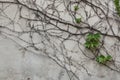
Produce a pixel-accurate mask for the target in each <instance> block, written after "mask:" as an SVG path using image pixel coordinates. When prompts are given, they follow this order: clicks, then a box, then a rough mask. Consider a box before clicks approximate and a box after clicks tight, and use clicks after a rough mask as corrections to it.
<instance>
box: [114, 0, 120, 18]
mask: <svg viewBox="0 0 120 80" xmlns="http://www.w3.org/2000/svg"><path fill="white" fill-rule="evenodd" d="M114 5H115V10H116V11H117V14H118V15H119V16H120V1H119V0H114Z"/></svg>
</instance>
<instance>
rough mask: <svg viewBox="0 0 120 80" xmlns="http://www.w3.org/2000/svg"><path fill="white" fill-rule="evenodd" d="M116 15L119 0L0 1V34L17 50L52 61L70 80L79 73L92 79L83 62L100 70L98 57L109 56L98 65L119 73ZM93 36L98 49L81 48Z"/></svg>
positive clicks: (119, 29) (118, 21)
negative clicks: (39, 55) (32, 53)
mask: <svg viewBox="0 0 120 80" xmlns="http://www.w3.org/2000/svg"><path fill="white" fill-rule="evenodd" d="M119 15H120V4H119V0H0V34H1V36H4V37H7V38H9V39H11V40H13V41H15V42H16V43H18V44H19V46H20V47H21V50H24V51H32V52H34V53H36V54H42V55H45V56H47V57H48V58H50V59H52V60H53V61H55V62H56V63H57V64H58V65H59V66H60V67H62V68H63V69H65V70H66V72H67V73H68V76H69V79H70V80H80V78H79V73H81V70H83V71H84V72H86V73H87V74H88V75H92V74H91V73H90V71H89V69H88V68H87V66H86V64H87V62H89V61H92V62H94V63H96V64H97V65H100V66H101V64H99V63H97V61H96V58H97V57H99V56H100V55H110V56H111V57H112V60H110V61H109V60H108V62H107V63H105V64H102V65H103V66H105V67H106V68H108V69H110V70H112V71H116V72H118V73H120V61H119V60H118V59H117V58H118V57H117V56H119V49H120V26H119V24H120V19H119V18H120V16H119ZM97 33H99V35H100V36H101V38H100V40H99V41H97V43H99V44H100V45H99V46H97V48H96V49H94V51H93V50H92V51H91V50H89V49H87V48H85V41H86V36H87V35H88V34H97ZM100 59H101V58H100V57H99V58H98V60H99V61H100ZM102 59H103V58H102ZM104 59H105V57H104ZM104 59H103V60H104ZM110 59H111V58H110ZM106 60H107V59H106ZM105 62H106V61H105ZM109 64H111V65H109ZM71 75H72V76H71Z"/></svg>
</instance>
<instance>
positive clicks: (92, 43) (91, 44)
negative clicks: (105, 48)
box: [85, 33, 101, 49]
mask: <svg viewBox="0 0 120 80" xmlns="http://www.w3.org/2000/svg"><path fill="white" fill-rule="evenodd" d="M100 37H101V36H100V34H99V33H96V34H93V33H89V34H88V35H87V38H86V42H85V47H86V48H88V49H96V48H97V47H98V46H99V45H100V41H99V39H100Z"/></svg>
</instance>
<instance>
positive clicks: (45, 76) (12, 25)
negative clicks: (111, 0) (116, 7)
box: [0, 0, 120, 80]
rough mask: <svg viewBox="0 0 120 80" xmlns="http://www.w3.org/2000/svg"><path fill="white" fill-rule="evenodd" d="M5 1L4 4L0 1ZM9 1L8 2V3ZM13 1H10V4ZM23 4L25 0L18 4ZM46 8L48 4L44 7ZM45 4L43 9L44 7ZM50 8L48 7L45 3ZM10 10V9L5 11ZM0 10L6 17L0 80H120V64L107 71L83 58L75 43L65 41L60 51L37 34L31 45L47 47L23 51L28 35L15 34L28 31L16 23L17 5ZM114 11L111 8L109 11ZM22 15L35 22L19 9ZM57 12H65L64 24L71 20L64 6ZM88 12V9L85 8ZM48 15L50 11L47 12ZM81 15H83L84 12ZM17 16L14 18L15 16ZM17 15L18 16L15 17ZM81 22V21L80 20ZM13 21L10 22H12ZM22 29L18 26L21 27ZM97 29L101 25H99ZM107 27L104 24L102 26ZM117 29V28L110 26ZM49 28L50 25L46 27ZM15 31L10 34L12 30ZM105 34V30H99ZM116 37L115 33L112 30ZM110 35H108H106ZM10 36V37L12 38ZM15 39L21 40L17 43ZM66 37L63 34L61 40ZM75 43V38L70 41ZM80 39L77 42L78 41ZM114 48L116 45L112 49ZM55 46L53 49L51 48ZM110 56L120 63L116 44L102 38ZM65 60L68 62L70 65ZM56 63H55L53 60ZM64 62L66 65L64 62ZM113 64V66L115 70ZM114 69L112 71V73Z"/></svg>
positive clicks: (2, 21)
mask: <svg viewBox="0 0 120 80" xmlns="http://www.w3.org/2000/svg"><path fill="white" fill-rule="evenodd" d="M0 1H5V0H0ZM8 1H9V0H8ZM10 1H12V0H10ZM21 1H23V2H24V0H21ZM28 1H29V0H28ZM37 1H38V2H37V3H39V4H40V5H43V4H44V0H37ZM67 3H68V1H65V4H67ZM46 4H47V3H46ZM46 4H45V5H43V6H42V7H43V8H44V7H46ZM48 4H49V3H48ZM8 6H9V7H8ZM0 7H1V9H2V8H3V9H5V8H6V9H5V10H4V13H5V14H4V13H2V11H1V14H0V15H7V17H6V16H0V25H2V26H7V28H8V29H7V28H1V34H0V80H120V72H119V68H120V64H119V63H117V62H116V63H112V62H111V63H109V64H108V65H109V67H110V68H109V67H107V66H105V65H102V64H98V63H97V62H96V61H95V60H91V59H89V58H86V57H85V56H84V55H83V54H82V52H81V51H80V50H79V48H78V43H77V42H75V41H71V40H66V41H64V43H63V44H64V46H65V49H61V46H62V48H63V45H60V42H59V40H58V39H56V38H50V39H51V40H52V41H51V43H55V44H56V45H50V44H48V43H47V40H46V38H45V37H43V36H39V35H37V34H34V39H33V40H34V42H42V41H46V43H45V44H46V45H47V46H45V45H42V44H40V45H37V46H38V47H39V48H40V49H42V50H40V51H39V50H38V51H35V50H34V49H33V48H31V47H30V48H28V50H24V47H26V46H28V44H27V43H26V42H24V41H23V40H21V39H24V40H25V41H28V42H30V41H31V40H30V38H29V37H30V35H29V34H19V33H18V34H19V35H17V32H20V31H22V30H28V31H29V28H27V27H26V23H27V22H26V20H24V19H19V12H17V10H18V6H16V5H9V4H5V5H4V6H3V5H2V4H0ZM112 9H113V8H112ZM22 10H23V11H21V12H22V15H23V16H25V17H29V18H34V17H35V16H34V15H32V13H31V12H30V11H29V10H27V9H26V8H25V9H22ZM58 10H61V11H64V12H63V13H61V17H62V18H63V19H65V20H66V21H71V20H72V18H71V17H70V16H67V15H68V14H69V13H68V12H66V10H65V6H64V5H61V6H59V7H58ZM88 11H89V8H88ZM50 12H51V11H50ZM28 14H31V16H28ZM81 14H83V15H84V12H83V13H82V12H81ZM15 15H16V16H15ZM17 15H18V16H17ZM83 19H84V18H83ZM97 19H98V18H92V19H90V20H88V23H91V25H92V23H96V20H97ZM12 21H13V22H12ZM19 24H20V25H22V26H20V25H19ZM31 24H34V25H37V24H40V23H39V22H38V23H37V22H36V23H34V22H31ZM99 25H100V24H99ZM103 25H105V26H106V24H103ZM112 25H116V24H112ZM47 26H48V27H49V25H47ZM61 28H64V29H65V27H64V26H62V25H61ZM9 29H11V30H14V31H16V32H14V31H11V30H9ZM100 30H101V31H103V32H104V29H103V28H102V29H100ZM114 30H115V32H116V34H117V29H116V28H115V29H114ZM70 31H71V32H75V31H76V29H74V28H71V30H70ZM109 33H111V32H109ZM11 35H12V36H11ZM18 36H19V37H20V38H21V39H19V38H18ZM66 36H68V34H66V33H65V34H64V35H63V37H66ZM72 39H74V40H75V39H76V38H74V37H73V38H72ZM78 39H79V38H78ZM80 42H81V43H82V44H84V42H85V41H84V38H82V40H81V41H80ZM115 44H117V45H115ZM53 46H55V47H53ZM80 47H81V48H82V50H83V52H85V53H86V54H87V55H88V56H91V57H92V56H93V55H92V54H91V52H90V51H88V50H86V49H85V48H84V47H83V46H82V45H80ZM104 47H105V48H106V49H107V50H108V51H109V54H110V55H112V56H113V59H114V60H116V61H120V59H119V58H120V55H119V48H120V47H119V41H118V42H117V40H116V39H113V38H112V39H111V38H109V37H106V38H105V46H104ZM44 48H46V50H45V51H46V52H45V53H49V54H52V55H53V56H52V57H54V56H57V57H58V58H59V60H60V61H59V60H58V63H61V64H65V65H64V66H62V67H61V66H60V65H59V64H57V63H56V62H55V61H54V59H51V58H50V57H49V56H46V55H45V54H44V50H43V49H44ZM53 48H54V49H55V48H56V49H58V51H60V52H55V51H54V49H53ZM62 50H63V53H64V52H65V50H66V51H68V53H65V54H66V56H67V57H66V56H63V55H60V53H61V52H62ZM101 53H103V54H106V53H105V51H102V50H101ZM64 57H65V60H64ZM68 58H71V61H72V64H73V65H69V61H68V60H67V59H68ZM55 60H56V59H55ZM65 61H66V62H65ZM114 64H115V65H116V66H114ZM112 69H113V70H112ZM70 70H71V71H72V72H74V73H75V74H76V75H77V77H78V78H79V79H78V78H74V77H73V78H72V79H70V77H72V76H74V74H72V72H70Z"/></svg>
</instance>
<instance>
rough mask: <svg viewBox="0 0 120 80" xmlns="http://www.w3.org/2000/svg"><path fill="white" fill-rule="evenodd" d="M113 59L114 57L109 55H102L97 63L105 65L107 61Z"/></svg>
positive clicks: (98, 57) (97, 59)
mask: <svg viewBox="0 0 120 80" xmlns="http://www.w3.org/2000/svg"><path fill="white" fill-rule="evenodd" d="M111 59H112V56H110V55H108V56H106V57H105V56H104V55H100V56H97V58H96V61H97V62H98V63H102V64H105V63H106V62H107V61H110V60H111Z"/></svg>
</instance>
